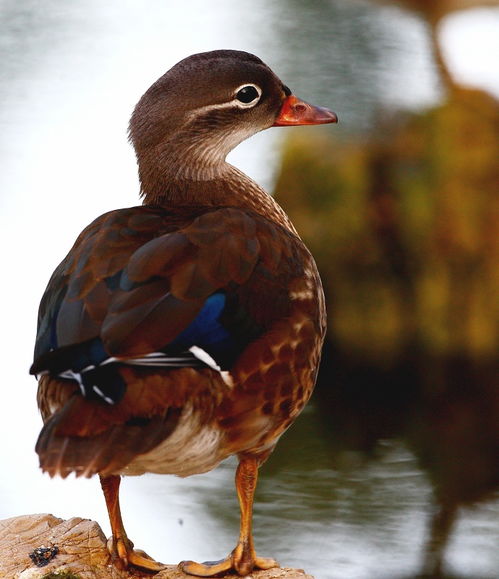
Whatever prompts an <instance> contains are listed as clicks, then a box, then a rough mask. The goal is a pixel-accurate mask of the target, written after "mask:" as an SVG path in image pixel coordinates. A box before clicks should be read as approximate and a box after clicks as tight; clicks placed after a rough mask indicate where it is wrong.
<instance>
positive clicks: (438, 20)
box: [0, 0, 499, 579]
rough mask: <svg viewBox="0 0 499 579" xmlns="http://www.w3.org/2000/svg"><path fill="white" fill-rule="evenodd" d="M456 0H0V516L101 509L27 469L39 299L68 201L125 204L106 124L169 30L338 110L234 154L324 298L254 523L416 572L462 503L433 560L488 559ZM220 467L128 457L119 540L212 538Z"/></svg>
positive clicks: (330, 572) (364, 575)
mask: <svg viewBox="0 0 499 579" xmlns="http://www.w3.org/2000/svg"><path fill="white" fill-rule="evenodd" d="M469 4H475V3H474V2H467V1H466V0H456V1H455V2H451V1H446V2H424V1H422V2H417V1H416V0H414V1H407V2H404V3H396V2H393V3H392V2H379V3H378V2H374V1H372V2H368V1H367V0H366V1H363V0H351V1H347V0H343V1H342V0H329V1H325V0H324V1H322V0H321V1H318V2H314V3H311V2H299V1H294V0H289V1H284V0H280V1H276V2H272V3H269V2H266V1H265V2H264V1H262V0H253V2H251V3H235V2H231V1H228V0H222V1H218V2H209V3H208V2H202V1H201V0H197V1H189V2H182V3H177V2H173V1H172V2H168V1H165V0H163V1H161V0H147V1H146V2H139V1H136V0H126V1H118V0H110V1H108V2H99V1H97V0H87V1H86V2H83V1H81V0H79V1H77V0H75V1H73V2H65V1H63V0H45V1H44V2H39V1H37V0H15V1H14V0H0V63H1V64H0V147H1V157H0V163H1V168H2V170H1V172H0V181H1V187H0V207H1V209H0V231H1V234H2V243H1V245H0V247H1V251H2V257H1V262H2V268H3V269H2V271H3V274H2V285H1V297H2V299H1V301H0V307H1V309H2V312H1V320H2V332H1V336H0V340H1V345H0V346H1V352H2V362H3V364H2V368H3V380H2V386H1V393H2V404H1V405H0V435H1V440H2V450H1V469H2V470H1V476H0V518H7V517H11V516H16V515H21V514H27V513H35V512H51V513H53V514H55V515H56V516H60V517H64V518H68V517H71V516H82V517H87V518H94V519H96V520H98V521H99V522H100V523H101V524H102V526H103V528H104V529H105V530H106V532H109V528H108V523H107V514H106V512H105V506H104V500H103V498H102V496H101V494H100V488H99V483H98V481H97V480H90V481H86V480H85V481H80V480H74V479H71V480H66V481H59V480H54V481H51V480H49V479H48V478H47V477H45V476H42V475H41V474H40V473H39V472H38V468H37V459H36V456H35V454H34V451H33V447H34V442H35V440H36V436H37V433H38V431H39V428H40V424H41V421H40V418H39V416H38V412H37V409H36V403H35V382H34V380H33V378H31V377H29V376H28V374H27V370H28V368H29V366H30V363H31V353H32V343H33V340H34V333H35V325H36V311H37V308H38V302H39V298H40V296H41V294H42V292H43V289H44V287H45V285H46V283H47V281H48V277H49V275H50V273H51V272H52V270H53V269H54V268H55V266H56V265H57V264H58V263H59V261H60V260H61V259H62V258H63V257H64V255H65V254H66V252H67V251H68V249H69V248H70V246H71V245H72V243H73V241H74V238H75V236H76V234H77V233H78V232H79V231H80V230H81V229H82V228H83V227H84V226H85V225H86V224H87V223H88V222H90V221H91V220H92V219H93V218H94V217H95V216H97V215H99V214H100V213H102V212H104V211H107V210H110V209H113V208H117V207H124V206H127V205H133V204H136V203H137V192H138V182H137V177H136V167H135V161H134V156H133V153H132V150H131V148H130V146H129V145H128V143H127V140H126V127H127V122H128V118H129V115H130V113H131V110H132V107H133V105H134V104H135V102H136V101H137V100H138V98H139V97H140V95H141V94H142V93H143V92H144V90H145V89H146V88H147V87H148V86H149V84H150V83H151V82H152V81H154V80H155V79H156V78H157V77H158V76H160V75H161V74H162V73H163V72H164V71H165V70H166V69H168V68H169V67H170V66H172V65H173V64H174V63H175V62H177V61H178V60H180V59H181V58H183V57H185V56H187V55H189V54H192V53H194V52H199V51H204V50H212V49H217V48H235V49H242V50H247V51H250V52H254V53H255V54H257V55H259V56H260V57H261V58H262V59H263V60H264V61H265V62H267V63H268V64H269V65H270V66H271V67H272V68H273V69H274V70H275V71H276V72H277V74H278V75H279V76H280V77H281V78H282V79H283V81H284V82H285V83H286V84H288V85H289V86H290V87H291V88H292V90H293V91H294V92H295V93H296V94H298V95H299V96H301V97H302V98H304V99H306V100H308V101H310V102H314V103H317V104H322V105H324V106H328V107H330V108H332V109H333V110H335V111H336V112H337V113H338V115H339V117H340V124H339V125H338V126H337V127H336V126H335V127H327V128H324V129H319V128H316V127H314V128H300V129H291V130H290V129H282V130H278V129H273V130H271V131H266V132H265V133H262V134H260V135H257V136H256V137H254V138H252V139H251V140H250V141H248V142H246V143H244V144H243V145H241V146H240V147H239V148H238V149H237V150H236V151H235V152H234V153H233V154H231V162H233V163H234V164H236V165H237V166H239V167H240V168H242V169H243V170H245V171H246V172H247V173H249V174H250V175H251V176H253V177H254V178H255V179H256V180H257V181H259V182H260V183H262V184H263V185H264V186H265V187H266V188H267V189H268V190H270V191H273V190H275V191H276V193H277V195H278V198H279V201H280V202H281V203H282V204H283V205H284V206H285V207H286V209H287V210H288V211H289V212H290V214H291V215H292V218H293V219H294V220H295V221H296V223H297V225H298V228H299V230H300V231H301V232H302V234H303V236H304V237H305V238H306V240H307V243H309V245H310V246H311V247H312V250H313V253H314V255H316V257H317V260H318V263H319V266H320V269H321V272H322V274H323V277H324V281H325V287H326V292H327V296H328V306H329V311H330V326H329V334H328V344H327V349H326V355H325V358H324V365H323V368H322V371H321V378H320V382H319V385H318V389H317V392H316V394H315V396H314V399H313V402H312V403H311V404H310V405H309V406H308V407H307V409H306V410H305V412H304V413H303V415H302V416H301V417H300V418H299V420H298V421H297V423H296V424H295V425H294V426H293V427H292V428H291V429H290V431H289V432H288V433H287V434H286V436H284V437H283V438H282V439H281V442H280V443H279V445H278V447H277V450H276V451H275V453H274V455H273V456H272V457H271V458H270V460H269V461H268V463H267V464H266V465H265V467H264V468H263V469H262V476H261V481H260V485H259V488H258V491H257V504H256V507H255V538H256V543H257V547H258V548H259V551H260V553H261V554H262V555H272V556H274V557H276V558H277V559H278V560H279V561H280V562H281V563H282V564H285V565H288V566H296V567H300V568H304V569H306V570H307V571H308V572H310V573H311V574H314V575H315V576H316V578H317V579H373V578H375V579H377V578H379V579H385V578H386V579H388V578H393V579H395V578H408V577H415V576H416V575H417V574H418V572H419V570H420V569H421V565H422V563H423V552H424V550H425V545H427V543H428V541H429V538H430V537H431V536H432V535H431V533H430V522H431V520H432V516H433V514H434V513H435V512H437V513H440V518H438V517H437V518H435V517H433V526H434V529H435V532H434V533H433V544H432V547H431V549H430V552H431V550H432V549H433V551H435V549H436V550H438V542H439V541H441V540H442V537H444V536H445V535H446V534H447V530H448V529H447V527H449V529H450V522H452V519H453V517H454V510H455V509H457V508H458V507H461V506H464V507H465V508H464V509H460V510H458V511H457V515H456V521H455V523H456V524H455V525H454V527H453V528H452V532H449V533H448V534H449V544H448V546H447V547H448V548H447V550H446V563H447V566H446V568H447V574H448V576H449V577H450V576H453V577H463V578H464V577H466V578H469V579H481V578H483V579H492V578H497V577H498V576H499V549H498V544H499V524H498V515H499V501H498V497H497V489H498V488H499V480H498V478H497V476H498V475H497V468H498V466H497V463H498V460H497V459H498V452H497V449H498V443H497V431H498V429H497V424H499V402H498V389H497V388H498V386H497V378H496V374H494V361H495V355H496V351H497V305H494V303H497V299H496V300H495V301H494V295H496V297H497V294H496V293H495V290H497V257H498V250H497V221H496V222H494V221H493V217H494V215H495V216H496V218H497V183H498V182H499V180H498V178H497V168H496V165H497V138H498V112H497V101H496V100H494V99H493V98H492V97H491V96H490V95H495V98H497V96H498V95H499V77H498V75H497V54H498V52H499V50H498V48H499V47H498V38H499V34H498V30H499V9H498V8H497V3H496V2H488V3H486V4H488V6H482V7H477V8H475V9H470V10H465V11H460V12H453V13H449V14H447V12H446V11H447V10H448V9H449V8H453V7H463V6H464V7H468V5H469ZM476 4H480V3H479V2H477V3H476ZM490 4H492V5H494V4H495V5H496V6H495V7H494V6H490ZM436 38H438V40H439V44H438V45H436V44H435V39H436ZM436 48H438V50H435V49H436ZM441 61H444V62H445V63H446V64H447V66H448V70H447V71H445V70H444V71H443V73H442V71H441V70H439V69H438V67H437V64H438V63H439V62H441ZM468 85H469V86H471V87H473V89H468V88H464V87H465V86H468ZM483 91H486V93H484V92H483ZM494 223H495V225H494ZM233 470H234V462H233V461H228V462H227V463H225V464H223V465H222V466H221V467H220V468H219V469H217V470H216V471H214V472H212V473H209V474H207V475H202V476H197V477H191V478H190V479H187V480H180V479H176V478H174V477H159V476H153V475H150V476H144V477H140V478H130V479H127V480H126V481H125V482H124V484H123V491H122V502H123V511H124V517H125V522H126V525H127V529H128V532H129V534H130V536H131V537H132V539H133V540H134V542H135V544H136V545H137V546H138V547H141V548H145V549H146V550H147V551H148V552H149V553H150V554H151V555H153V556H154V557H156V558H158V559H159V560H163V561H165V562H177V561H180V560H182V559H198V560H204V559H216V558H218V557H222V556H224V555H225V554H226V553H227V552H228V551H229V550H230V549H231V548H232V547H233V543H234V540H235V535H236V532H237V526H238V511H237V504H236V498H235V492H234V490H233V482H232V479H233ZM438 506H439V508H440V510H438V508H437V507H438ZM430 559H431V557H430Z"/></svg>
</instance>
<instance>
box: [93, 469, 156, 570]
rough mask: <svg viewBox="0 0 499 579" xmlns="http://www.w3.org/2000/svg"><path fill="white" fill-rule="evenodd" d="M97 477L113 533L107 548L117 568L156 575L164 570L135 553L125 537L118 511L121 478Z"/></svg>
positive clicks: (145, 557)
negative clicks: (131, 568)
mask: <svg viewBox="0 0 499 579" xmlns="http://www.w3.org/2000/svg"><path fill="white" fill-rule="evenodd" d="M99 476H100V484H101V487H102V491H103V493H104V497H105V499H106V506H107V512H108V513H109V522H110V523H111V531H112V533H113V536H112V537H111V538H110V539H109V541H108V546H107V548H108V551H109V553H110V554H111V557H112V558H113V560H114V561H115V562H118V566H119V567H121V568H122V569H127V568H128V567H130V566H133V567H138V568H140V569H143V570H145V571H149V572H151V573H157V572H158V571H161V569H164V568H165V565H163V564H161V563H157V562H156V561H154V560H153V559H151V558H150V557H149V556H148V555H147V554H146V553H144V552H143V551H135V550H134V548H133V543H132V541H130V539H129V538H128V537H127V535H126V532H125V527H124V526H123V519H122V518H121V511H120V498H119V490H120V482H121V477H119V476H115V475H111V476H101V475H99Z"/></svg>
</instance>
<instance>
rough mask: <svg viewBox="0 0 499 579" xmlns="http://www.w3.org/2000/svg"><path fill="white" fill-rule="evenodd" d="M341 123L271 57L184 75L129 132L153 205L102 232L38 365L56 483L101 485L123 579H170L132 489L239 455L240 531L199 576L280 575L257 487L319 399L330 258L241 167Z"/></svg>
mask: <svg viewBox="0 0 499 579" xmlns="http://www.w3.org/2000/svg"><path fill="white" fill-rule="evenodd" d="M335 122H337V116H336V114H335V113H333V112H332V111H331V110H329V109H327V108H324V107H318V106H315V105H311V104H309V103H307V102H305V101H303V100H301V99H299V98H298V97H297V96H295V95H294V94H293V93H292V92H291V90H290V89H289V88H288V87H287V86H286V85H284V84H283V82H281V80H279V78H278V77H277V76H276V75H275V74H274V73H273V72H272V70H271V69H270V68H269V67H268V66H267V65H266V64H264V63H263V62H262V60H260V59H259V58H258V57H256V56H254V55H252V54H250V53H247V52H243V51H236V50H215V51H210V52H204V53H199V54H194V55H192V56H189V57H187V58H185V59H184V60H182V61H180V62H179V63H177V64H176V65H175V66H173V67H172V68H171V69H170V70H168V71H167V72H166V73H165V74H164V75H163V76H161V77H160V78H159V79H158V80H157V81H156V82H154V83H153V84H152V86H151V87H150V88H149V89H148V90H147V91H146V92H145V94H144V95H143V96H142V97H141V98H140V100H139V102H138V104H137V105H136V107H135V109H134V111H133V114H132V116H131V120H130V124H129V139H130V141H131V143H132V145H133V147H134V149H135V153H136V157H137V164H138V173H139V180H140V195H141V197H142V204H141V205H138V206H135V207H129V208H122V209H116V210H113V211H109V212H107V213H105V214H104V215H101V216H100V217H97V219H95V220H94V221H93V222H92V223H90V225H88V226H87V227H86V228H85V229H84V230H83V231H82V232H81V233H80V235H79V236H78V237H77V239H76V241H75V243H74V245H73V247H72V248H71V250H70V251H69V253H68V254H67V256H66V257H65V258H64V259H63V261H62V262H61V264H60V265H59V266H58V267H57V268H56V269H55V271H54V273H53V275H52V277H51V278H50V281H49V282H48V286H47V288H46V290H45V293H44V295H43V297H42V299H41V303H40V308H39V314H38V330H37V336H36V343H35V352H34V361H33V364H32V366H31V369H30V372H31V374H33V375H35V376H36V377H37V379H38V391H37V401H38V406H39V409H40V412H41V415H42V419H43V427H42V429H41V432H40V434H39V437H38V440H37V443H36V448H35V449H36V452H37V454H38V457H39V461H40V467H41V469H42V470H43V471H44V472H47V473H48V474H49V475H50V476H51V477H54V476H56V475H57V476H60V477H63V478H65V477H67V476H68V475H69V474H70V473H74V474H75V475H76V476H77V477H92V476H94V475H98V477H99V478H100V483H101V488H102V491H103V494H104V498H105V501H106V505H107V510H108V513H109V520H110V525H111V531H112V537H111V538H110V540H109V541H108V550H109V553H110V556H111V558H112V561H113V563H114V564H115V565H116V567H118V568H120V569H128V568H131V569H133V568H136V569H139V570H141V571H143V572H149V573H156V572H158V571H160V570H161V569H163V568H164V565H163V564H162V563H159V562H157V561H155V560H154V559H152V558H151V557H149V555H147V554H146V553H145V552H143V551H141V550H138V549H135V548H134V544H133V542H132V541H131V540H130V539H129V538H128V535H127V533H126V531H125V526H124V523H123V519H122V515H121V507H120V501H119V489H120V483H121V480H122V477H123V476H127V475H129V476H134V475H141V474H144V473H159V474H171V475H177V476H180V477H187V476H191V475H194V474H200V473H205V472H208V471H210V470H212V469H214V468H215V467H216V466H217V465H219V464H220V462H221V461H223V460H225V459H226V458H228V457H230V456H236V457H237V459H238V466H237V468H236V473H235V486H236V491H237V496H238V500H239V507H240V533H239V537H238V539H237V542H236V546H235V548H234V549H233V551H232V552H231V553H229V555H228V556H227V557H225V558H224V559H221V560H219V561H211V562H204V563H199V562H195V561H182V562H181V563H179V565H178V567H179V569H180V570H182V571H183V572H184V573H186V574H187V575H194V576H199V577H211V576H215V575H219V574H223V573H229V572H231V573H236V574H238V575H239V576H245V575H248V574H249V573H251V572H252V571H253V570H256V569H269V568H272V567H276V566H278V563H277V562H276V561H275V560H274V559H272V558H265V557H260V556H258V555H257V554H256V552H255V547H254V542H253V534H252V511H253V500H254V493H255V488H256V485H257V479H258V472H259V468H260V467H261V465H262V464H263V463H264V462H265V460H266V459H267V458H268V457H269V455H270V454H271V452H272V451H273V449H274V448H275V446H276V444H277V441H278V440H279V438H280V436H281V435H282V434H283V433H284V432H285V431H286V429H287V428H288V427H289V426H290V425H291V424H292V422H293V421H294V420H295V418H296V417H297V416H298V414H299V413H300V411H301V410H302V409H303V407H304V405H305V404H306V402H307V401H308V399H309V398H310V395H311V393H312V390H313V387H314V384H315V380H316V376H317V369H318V365H319V361H320V356H321V347H322V343H323V338H324V333H325V327H326V313H325V306H324V295H323V290H322V286H321V280H320V276H319V273H318V271H317V267H316V265H315V262H314V259H313V257H312V256H311V254H310V252H309V251H308V249H307V248H306V247H305V245H304V244H303V242H302V241H301V239H300V237H299V235H298V233H297V231H296V230H295V228H294V226H293V224H292V223H291V221H290V219H289V218H288V216H287V215H286V213H285V212H284V210H283V209H282V208H281V207H280V206H279V205H278V204H277V202H276V201H275V200H274V199H273V197H271V196H270V195H269V194H268V193H267V192H266V191H265V190H264V189H262V188H261V187H260V186H259V185H258V184H257V183H256V182H254V181H253V180H252V179H251V178H250V177H248V176H247V175H245V174H244V173H243V172H241V171H240V170H239V169H237V168H236V167H234V166H232V165H231V164H229V163H228V162H227V161H226V157H227V154H228V153H229V152H230V151H231V150H232V149H233V148H234V147H236V146H237V145H238V144H239V143H241V142H242V141H243V140H245V139H247V138H249V137H251V136H252V135H254V134H255V133H257V132H259V131H261V130H264V129H267V128H270V127H273V126H296V125H320V124H327V123H335Z"/></svg>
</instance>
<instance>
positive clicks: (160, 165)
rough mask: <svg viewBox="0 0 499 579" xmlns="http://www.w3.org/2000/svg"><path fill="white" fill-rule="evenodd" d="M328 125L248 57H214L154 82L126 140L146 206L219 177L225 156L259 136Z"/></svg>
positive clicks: (193, 59)
mask: <svg viewBox="0 0 499 579" xmlns="http://www.w3.org/2000/svg"><path fill="white" fill-rule="evenodd" d="M334 122H337V117H336V115H335V114H334V113H333V112H332V111H329V110H328V109H324V108H321V107H316V106H313V105H310V104H308V103H305V102H304V101H301V100H300V99H298V98H297V97H296V96H294V95H293V94H291V91H290V90H289V88H288V87H287V86H285V85H284V84H283V83H282V81H281V80H280V79H279V78H278V77H277V76H276V75H275V74H274V73H273V72H272V70H271V69H270V68H269V67H268V66H267V65H265V64H264V63H263V62H262V61H261V60H260V59H259V58H257V57H256V56H254V55H252V54H249V53H247V52H241V51H235V50H216V51H213V52H204V53H200V54H194V55H192V56H189V57H188V58H185V59H184V60H182V61H180V62H179V63H178V64H176V65H175V66H174V67H173V68H171V69H170V70H169V71H168V72H166V74H164V75H163V76H162V77H161V78H159V79H158V80H157V81H156V82H155V83H154V84H153V85H152V86H151V87H150V88H149V89H148V90H147V91H146V93H145V94H144V95H143V96H142V98H141V99H140V101H139V102H138V104H137V106H136V107H135V110H134V112H133V114H132V118H131V121H130V126H129V135H130V140H131V142H132V143H133V146H134V148H135V151H136V154H137V160H138V165H139V177H140V181H141V187H142V192H143V194H144V195H145V196H146V200H147V198H148V197H151V196H152V197H154V196H158V195H164V192H165V191H167V190H171V189H172V187H176V188H177V189H182V186H181V185H182V183H183V184H184V188H185V183H186V182H200V181H213V180H216V179H220V178H223V175H224V173H225V172H226V171H227V170H228V168H229V167H230V165H229V164H228V163H226V162H225V158H226V156H227V154H228V153H229V152H230V151H231V150H232V149H233V148H234V147H236V146H237V145H238V144H239V143H241V142H242V141H243V140H245V139H247V138H248V137H250V136H252V135H253V134H255V133H257V132H259V131H261V130H263V129H266V128H269V127H271V126H291V125H315V124H323V123H334Z"/></svg>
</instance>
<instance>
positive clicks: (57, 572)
mask: <svg viewBox="0 0 499 579" xmlns="http://www.w3.org/2000/svg"><path fill="white" fill-rule="evenodd" d="M37 563H38V564H41V563H46V564H44V565H43V566H41V567H40V566H38V565H37ZM141 576H142V577H144V576H145V577H154V579H185V578H186V577H188V575H185V574H184V573H182V572H181V571H179V570H178V569H177V567H176V565H168V566H167V567H166V568H165V570H164V571H161V572H160V573H158V574H157V575H154V576H151V575H143V574H141V573H139V572H137V571H120V570H118V569H117V568H116V567H114V566H113V565H112V564H111V561H110V557H109V554H108V552H107V549H106V537H105V535H104V533H103V532H102V529H101V528H100V527H99V525H98V524H97V523H96V522H95V521H90V520H88V519H81V518H79V517H73V518H72V519H68V520H66V521H65V520H63V519H58V518H57V517H54V516H53V515H47V514H40V515H24V516H21V517H14V518H12V519H5V520H3V521H0V579H4V578H5V579H127V578H131V577H141ZM227 577H229V576H227ZM230 577H232V579H233V578H234V575H232V576H230ZM248 579H313V577H312V576H311V575H307V574H306V573H305V572H304V571H301V570H297V569H286V568H278V569H269V570H267V571H255V572H254V573H251V575H248Z"/></svg>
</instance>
